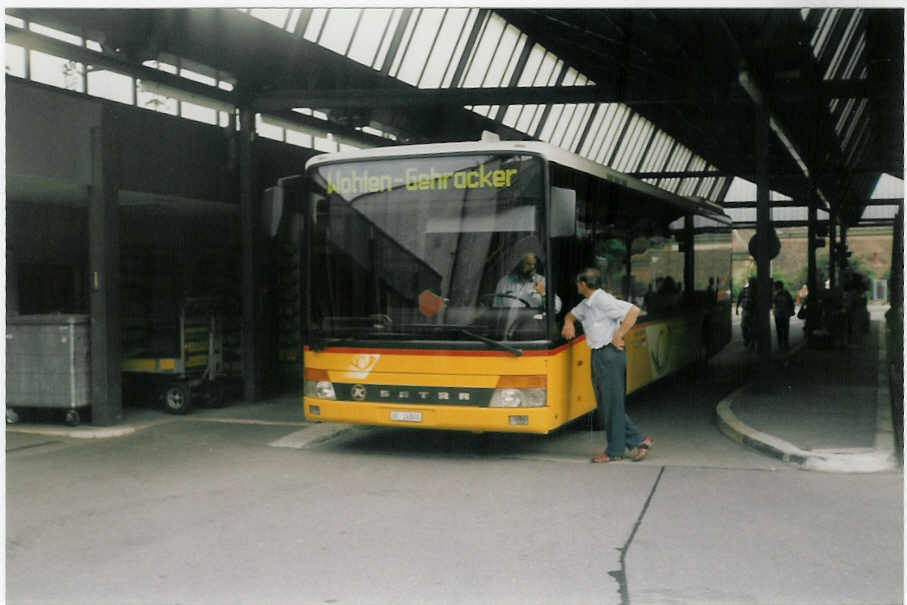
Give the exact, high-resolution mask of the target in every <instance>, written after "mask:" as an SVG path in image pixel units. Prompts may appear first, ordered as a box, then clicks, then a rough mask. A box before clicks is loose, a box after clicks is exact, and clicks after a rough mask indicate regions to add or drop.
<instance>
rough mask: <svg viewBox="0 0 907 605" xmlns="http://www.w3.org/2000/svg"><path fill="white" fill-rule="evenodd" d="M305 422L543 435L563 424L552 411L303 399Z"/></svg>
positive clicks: (539, 408) (547, 409)
mask: <svg viewBox="0 0 907 605" xmlns="http://www.w3.org/2000/svg"><path fill="white" fill-rule="evenodd" d="M303 408H304V411H305V417H306V420H311V421H322V422H344V423H349V424H367V425H376V426H399V427H409V428H423V429H448V430H459V431H472V432H502V433H536V434H546V433H548V432H550V431H551V430H552V429H553V428H554V427H557V426H559V425H561V424H563V419H561V418H558V417H557V415H556V414H555V412H554V410H553V409H552V408H551V407H547V406H546V407H537V408H489V407H474V406H473V407H470V406H453V405H451V406H435V405H400V404H391V403H360V402H351V401H333V400H329V399H316V398H314V397H304V398H303Z"/></svg>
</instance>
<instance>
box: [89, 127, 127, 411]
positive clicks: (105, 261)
mask: <svg viewBox="0 0 907 605" xmlns="http://www.w3.org/2000/svg"><path fill="white" fill-rule="evenodd" d="M101 116H102V117H101V124H100V126H98V127H95V128H92V129H91V186H90V188H89V199H88V266H89V290H90V294H89V314H90V324H89V339H90V341H91V345H90V346H91V413H92V414H91V415H92V423H93V424H96V425H99V426H110V425H114V424H116V423H118V422H121V421H122V419H123V393H122V379H121V374H120V361H121V360H120V358H121V354H122V353H121V344H120V217H119V207H118V202H117V192H118V178H117V177H118V171H117V163H116V158H117V157H118V154H117V153H116V150H115V149H114V144H115V143H114V137H113V132H112V125H111V123H110V116H109V114H108V112H106V111H102V114H101Z"/></svg>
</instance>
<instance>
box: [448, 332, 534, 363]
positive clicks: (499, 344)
mask: <svg viewBox="0 0 907 605" xmlns="http://www.w3.org/2000/svg"><path fill="white" fill-rule="evenodd" d="M460 333H461V334H465V335H466V336H469V337H470V338H475V339H476V340H481V341H482V342H484V343H485V344H488V345H491V346H493V347H495V348H497V349H501V350H502V351H507V352H508V353H511V354H512V355H515V356H517V357H519V356H520V355H522V354H523V352H522V351H521V350H519V349H517V348H516V347H511V346H510V345H506V344H504V343H503V342H499V341H497V340H493V339H491V338H488V337H487V336H482V335H481V334H476V333H475V332H470V331H469V330H467V329H466V328H460Z"/></svg>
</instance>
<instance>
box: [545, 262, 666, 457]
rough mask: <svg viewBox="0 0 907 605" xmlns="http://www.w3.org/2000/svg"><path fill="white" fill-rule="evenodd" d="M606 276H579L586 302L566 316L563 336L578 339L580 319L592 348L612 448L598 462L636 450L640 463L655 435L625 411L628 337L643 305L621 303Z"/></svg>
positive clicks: (590, 270)
mask: <svg viewBox="0 0 907 605" xmlns="http://www.w3.org/2000/svg"><path fill="white" fill-rule="evenodd" d="M601 286H602V279H601V272H600V271H599V270H598V269H593V268H588V269H585V270H584V271H582V272H581V273H580V274H579V275H577V276H576V290H577V292H579V294H580V295H581V296H582V297H583V300H582V301H581V302H580V303H579V304H578V305H576V306H575V307H573V309H572V310H571V311H570V312H569V313H567V316H566V317H565V318H564V327H563V329H562V330H561V336H563V337H564V338H565V339H567V340H572V339H573V338H575V337H576V326H575V325H574V322H575V321H576V320H579V321H580V322H582V324H583V331H584V332H585V333H586V345H587V346H588V347H589V349H591V355H590V365H591V379H592V388H593V390H594V391H595V402H596V404H597V405H598V409H599V412H600V413H601V415H602V419H603V420H604V422H605V430H606V433H607V438H608V444H607V448H606V449H605V451H604V452H602V453H601V454H598V455H596V456H595V457H593V458H592V462H594V463H600V462H615V461H618V460H622V459H623V458H624V454H625V453H626V451H627V450H632V459H633V461H634V462H637V461H639V460H642V459H643V458H645V457H646V454H648V452H649V448H650V447H652V443H653V440H652V438H651V437H648V436H647V437H643V435H642V433H640V431H639V429H638V428H637V427H636V425H635V424H633V421H632V420H630V417H629V416H627V413H626V410H625V405H624V404H625V401H624V399H625V394H626V375H627V355H626V352H625V351H624V337H625V336H626V335H627V332H628V331H629V330H630V328H632V327H633V325H634V324H635V323H636V318H637V317H638V316H639V307H637V306H636V305H634V304H632V303H628V302H626V301H622V300H618V299H617V298H615V297H614V296H612V295H610V294H608V293H607V292H605V291H604V290H602V289H601Z"/></svg>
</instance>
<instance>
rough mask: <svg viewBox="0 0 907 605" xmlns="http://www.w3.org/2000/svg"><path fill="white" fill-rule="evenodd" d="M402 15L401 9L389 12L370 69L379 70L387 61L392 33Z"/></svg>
mask: <svg viewBox="0 0 907 605" xmlns="http://www.w3.org/2000/svg"><path fill="white" fill-rule="evenodd" d="M402 15H403V10H402V9H393V10H392V11H391V17H390V22H388V24H387V27H386V28H385V29H384V34H383V35H382V39H381V42H380V43H379V47H378V54H377V55H375V60H374V61H372V67H373V68H374V69H381V68H382V66H383V65H384V61H385V60H386V59H387V53H388V52H389V51H390V47H391V44H392V42H393V38H394V36H393V32H394V31H396V29H397V24H399V23H400V19H401V18H402Z"/></svg>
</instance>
